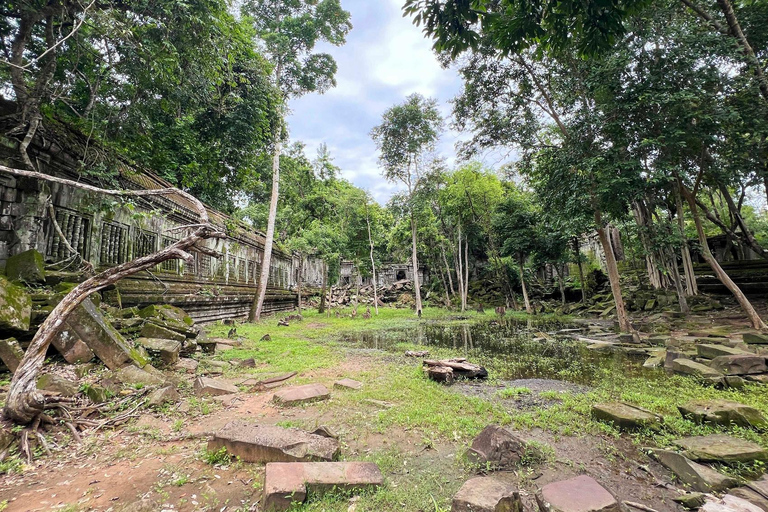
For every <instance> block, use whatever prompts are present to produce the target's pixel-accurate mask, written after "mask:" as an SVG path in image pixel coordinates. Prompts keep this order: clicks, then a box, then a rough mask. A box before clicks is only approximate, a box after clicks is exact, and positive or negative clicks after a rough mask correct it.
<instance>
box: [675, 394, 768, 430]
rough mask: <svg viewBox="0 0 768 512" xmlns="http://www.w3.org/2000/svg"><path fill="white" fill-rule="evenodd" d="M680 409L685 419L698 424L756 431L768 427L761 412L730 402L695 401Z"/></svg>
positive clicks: (767, 422)
mask: <svg viewBox="0 0 768 512" xmlns="http://www.w3.org/2000/svg"><path fill="white" fill-rule="evenodd" d="M678 409H679V410H680V414H682V415H683V418H687V419H690V420H692V421H694V422H696V423H710V424H712V425H725V426H728V425H731V424H733V425H737V426H739V427H747V428H756V429H764V428H766V427H768V421H766V419H765V417H764V416H763V415H762V414H761V413H760V411H758V410H757V409H755V408H754V407H750V406H748V405H744V404H740V403H739V402H732V401H730V400H694V401H693V402H689V403H687V404H685V405H681V406H679V407H678Z"/></svg>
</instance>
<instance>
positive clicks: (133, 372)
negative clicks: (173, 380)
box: [112, 365, 165, 386]
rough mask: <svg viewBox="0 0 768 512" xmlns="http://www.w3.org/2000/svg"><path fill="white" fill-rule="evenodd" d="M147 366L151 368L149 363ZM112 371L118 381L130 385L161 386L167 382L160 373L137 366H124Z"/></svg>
mask: <svg viewBox="0 0 768 512" xmlns="http://www.w3.org/2000/svg"><path fill="white" fill-rule="evenodd" d="M145 368H150V366H149V365H147V366H145ZM112 373H113V375H114V377H115V379H116V380H117V381H118V382H120V383H121V384H126V385H128V386H161V385H163V384H165V380H164V379H163V378H161V377H160V376H159V375H156V374H154V373H150V372H148V371H146V370H142V369H141V368H136V367H135V366H124V367H123V368H120V369H119V370H115V371H114V372H112Z"/></svg>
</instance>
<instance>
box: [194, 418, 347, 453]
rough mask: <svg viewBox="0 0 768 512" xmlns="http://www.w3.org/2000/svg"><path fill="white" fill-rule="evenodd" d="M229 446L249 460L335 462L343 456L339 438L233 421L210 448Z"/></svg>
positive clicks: (210, 444)
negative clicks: (340, 452)
mask: <svg viewBox="0 0 768 512" xmlns="http://www.w3.org/2000/svg"><path fill="white" fill-rule="evenodd" d="M222 448H226V449H227V452H228V453H229V454H230V455H233V456H235V457H239V458H240V459H242V460H244V461H246V462H312V461H318V462H319V461H332V460H333V459H335V458H336V457H337V456H338V455H339V442H338V441H337V440H336V439H331V438H328V437H324V436H320V435H317V434H310V433H309V432H304V431H303V430H299V429H295V428H282V427H278V426H273V425H255V424H252V423H247V422H245V421H233V422H231V423H228V424H227V425H226V426H225V427H224V428H223V429H222V430H220V431H219V432H217V433H216V434H214V436H213V439H211V440H210V441H209V442H208V450H209V451H218V450H221V449H222Z"/></svg>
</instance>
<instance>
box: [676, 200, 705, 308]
mask: <svg viewBox="0 0 768 512" xmlns="http://www.w3.org/2000/svg"><path fill="white" fill-rule="evenodd" d="M674 189H675V207H676V209H677V228H678V230H679V232H680V239H681V240H682V242H681V244H680V253H681V256H682V259H683V274H684V275H685V292H686V293H687V294H688V296H689V297H691V296H694V295H698V294H699V285H698V284H697V283H696V273H695V272H694V270H693V260H692V259H691V248H690V246H689V245H688V238H687V237H686V236H685V218H684V215H685V212H684V210H683V201H682V199H681V198H680V190H679V188H678V187H674Z"/></svg>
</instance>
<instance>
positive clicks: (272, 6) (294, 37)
mask: <svg viewBox="0 0 768 512" xmlns="http://www.w3.org/2000/svg"><path fill="white" fill-rule="evenodd" d="M243 14H244V15H246V16H248V18H249V19H250V21H251V22H252V23H253V25H254V27H255V29H256V33H257V36H258V37H259V39H260V40H261V41H262V42H263V44H264V48H265V51H266V53H267V55H268V56H269V57H270V59H271V62H272V64H273V65H274V72H273V81H274V84H275V85H276V87H277V88H278V89H279V91H280V95H281V98H282V101H283V109H284V110H283V112H284V113H285V111H286V109H287V103H288V101H289V100H290V99H291V98H296V97H299V96H302V95H304V94H307V93H310V92H320V93H322V92H324V91H326V90H327V89H329V88H330V87H332V86H334V85H335V84H336V83H335V79H334V75H335V74H336V62H335V61H334V60H333V57H331V56H330V55H329V54H327V53H312V52H313V50H314V48H315V46H316V45H317V43H318V42H327V43H330V44H332V45H336V46H340V45H342V44H344V42H345V39H346V35H347V33H348V32H349V31H350V30H351V29H352V24H351V23H350V15H349V12H347V11H345V10H343V9H342V8H341V3H340V2H339V0H320V1H317V0H290V1H282V0H247V1H246V2H245V4H244V5H243ZM284 131H285V130H284V127H283V125H282V124H280V125H278V126H277V127H276V128H275V130H274V133H273V138H272V145H273V153H272V194H271V197H270V203H269V217H268V219H267V234H266V238H265V241H264V258H263V261H262V268H261V277H260V279H259V284H258V286H259V288H258V291H257V293H256V296H255V297H254V301H253V305H252V307H251V312H250V321H252V322H255V321H258V320H259V318H260V317H261V310H262V306H263V305H264V297H265V295H266V291H267V280H268V278H269V267H270V264H271V260H272V244H273V242H274V236H275V219H276V217H277V202H278V197H279V185H280V154H281V151H282V142H283V139H284V136H285V133H284Z"/></svg>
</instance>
